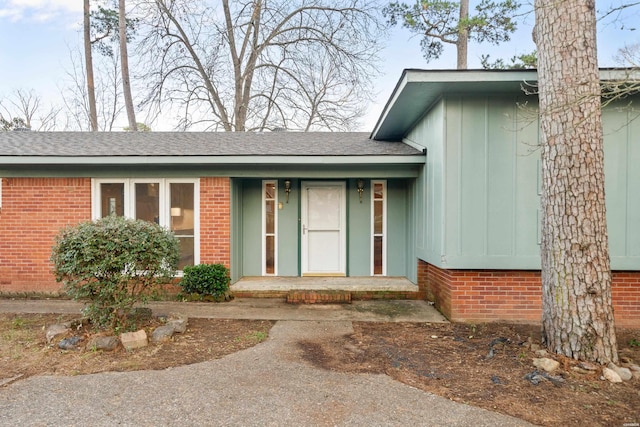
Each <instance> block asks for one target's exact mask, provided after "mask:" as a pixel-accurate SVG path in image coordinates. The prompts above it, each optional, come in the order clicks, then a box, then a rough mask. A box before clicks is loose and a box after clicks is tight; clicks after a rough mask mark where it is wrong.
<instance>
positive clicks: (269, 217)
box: [265, 200, 276, 234]
mask: <svg viewBox="0 0 640 427" xmlns="http://www.w3.org/2000/svg"><path fill="white" fill-rule="evenodd" d="M275 205H276V202H275V201H274V200H267V201H266V202H265V222H266V224H265V231H266V232H267V234H274V233H275V232H276V224H275V210H274V208H275Z"/></svg>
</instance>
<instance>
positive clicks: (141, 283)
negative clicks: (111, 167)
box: [51, 215, 180, 329]
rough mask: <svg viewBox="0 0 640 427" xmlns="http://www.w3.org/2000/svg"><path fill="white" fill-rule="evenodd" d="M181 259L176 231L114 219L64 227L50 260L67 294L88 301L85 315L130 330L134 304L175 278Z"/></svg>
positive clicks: (139, 222)
mask: <svg viewBox="0 0 640 427" xmlns="http://www.w3.org/2000/svg"><path fill="white" fill-rule="evenodd" d="M179 257H180V249H179V242H178V239H177V238H176V237H175V236H174V235H173V233H172V232H170V231H168V230H167V229H165V228H163V227H161V226H159V225H157V224H154V223H151V222H147V221H142V220H133V219H129V218H125V217H121V216H113V215H112V216H108V217H105V218H102V219H99V220H97V221H95V222H84V223H81V224H78V225H76V226H73V227H67V228H65V229H63V230H62V231H61V232H60V233H59V234H58V236H57V237H56V240H55V245H54V247H53V251H52V255H51V261H52V262H53V270H54V273H55V276H56V280H57V281H59V282H62V283H63V284H64V289H65V291H66V292H67V294H68V295H70V296H71V297H72V298H73V299H75V300H88V304H87V306H86V307H85V309H84V313H85V315H86V316H87V317H88V318H89V320H90V321H91V322H92V323H94V324H95V325H97V326H101V327H110V328H113V329H116V328H122V329H126V328H127V326H128V325H127V322H128V318H129V315H130V313H131V310H132V308H133V306H134V304H136V303H138V302H142V303H145V302H146V301H147V298H148V297H149V295H150V293H151V291H153V290H154V288H155V287H156V286H157V285H159V284H162V283H167V282H168V281H170V280H171V279H172V278H173V277H174V276H175V273H176V268H177V265H178V260H179Z"/></svg>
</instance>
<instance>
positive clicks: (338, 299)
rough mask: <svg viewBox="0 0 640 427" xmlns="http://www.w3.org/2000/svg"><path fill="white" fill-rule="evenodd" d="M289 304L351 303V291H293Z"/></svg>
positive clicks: (288, 297)
mask: <svg viewBox="0 0 640 427" xmlns="http://www.w3.org/2000/svg"><path fill="white" fill-rule="evenodd" d="M287 302H288V303H289V304H351V293H349V292H345V291H291V292H289V293H288V294H287Z"/></svg>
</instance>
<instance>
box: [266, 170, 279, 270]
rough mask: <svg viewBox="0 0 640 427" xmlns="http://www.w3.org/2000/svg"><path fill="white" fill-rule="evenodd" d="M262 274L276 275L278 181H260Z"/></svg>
mask: <svg viewBox="0 0 640 427" xmlns="http://www.w3.org/2000/svg"><path fill="white" fill-rule="evenodd" d="M262 199H263V203H262V236H263V237H262V266H263V268H262V274H263V275H266V276H272V275H276V265H277V261H276V252H277V248H276V247H277V243H276V228H277V227H276V223H277V212H278V210H277V207H278V182H277V181H263V182H262Z"/></svg>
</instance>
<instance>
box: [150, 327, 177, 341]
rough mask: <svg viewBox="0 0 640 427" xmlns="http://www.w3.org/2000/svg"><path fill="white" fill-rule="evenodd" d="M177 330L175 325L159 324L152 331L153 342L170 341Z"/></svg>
mask: <svg viewBox="0 0 640 427" xmlns="http://www.w3.org/2000/svg"><path fill="white" fill-rule="evenodd" d="M174 332H175V328H174V327H173V325H171V324H169V325H162V326H158V327H157V328H155V329H154V330H153V332H152V333H151V342H162V341H169V340H170V339H171V337H172V336H173V333H174Z"/></svg>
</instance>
